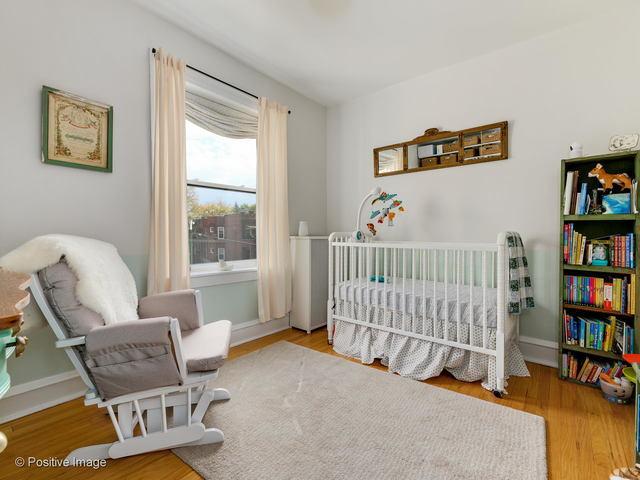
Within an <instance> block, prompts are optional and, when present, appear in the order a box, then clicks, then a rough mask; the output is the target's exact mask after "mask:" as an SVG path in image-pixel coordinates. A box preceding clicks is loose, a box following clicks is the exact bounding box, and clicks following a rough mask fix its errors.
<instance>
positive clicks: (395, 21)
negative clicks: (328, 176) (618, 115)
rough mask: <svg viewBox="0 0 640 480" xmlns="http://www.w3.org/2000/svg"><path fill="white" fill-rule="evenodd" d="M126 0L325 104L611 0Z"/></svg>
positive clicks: (578, 16)
mask: <svg viewBox="0 0 640 480" xmlns="http://www.w3.org/2000/svg"><path fill="white" fill-rule="evenodd" d="M133 1H135V2H136V3H138V4H139V5H141V6H143V7H144V8H147V9H149V10H151V11H153V12H154V13H156V14H157V15H159V16H161V17H163V18H165V19H166V20H168V21H170V22H172V23H174V24H177V25H179V26H180V27H182V28H183V29H185V30H187V31H189V32H191V33H193V34H195V35H196V36H198V37H200V38H202V39H203V40H205V41H207V42H209V43H211V44H213V45H215V46H216V47H218V48H220V49H221V50H223V51H225V52H227V53H228V54H230V55H232V56H234V57H236V58H238V59H239V60H241V61H242V62H244V63H246V64H249V65H251V66H252V67H254V68H255V69H256V70H259V71H261V72H263V73H265V74H267V75H269V76H270V77H272V78H274V79H276V80H278V81H280V82H282V83H284V84H285V85H288V86H289V87H291V88H293V89H294V90H297V91H298V92H300V93H302V94H304V95H306V96H307V97H310V98H312V99H314V100H316V101H318V102H320V103H322V104H324V105H332V104H337V103H341V102H344V101H347V100H349V99H352V98H355V97H358V96H361V95H364V94H367V93H371V92H374V91H376V90H379V89H381V88H383V87H385V86H388V85H392V84H394V83H397V82H401V81H403V80H407V79H410V78H413V77H416V76H418V75H422V74H425V73H428V72H431V71H434V70H436V69H439V68H443V67H446V66H448V65H452V64H455V63H458V62H461V61H463V60H466V59H469V58H472V57H476V56H478V55H482V54H485V53H488V52H491V51H493V50H497V49H500V48H504V47H507V46H509V45H512V44H514V43H517V42H521V41H524V40H527V39H529V38H532V37H535V36H538V35H542V34H544V33H546V32H550V31H553V30H556V29H559V28H562V27H565V26H567V25H570V24H573V23H578V22H581V21H584V20H586V19H588V18H590V17H594V16H597V15H600V14H602V13H605V12H606V11H610V10H612V9H613V8H616V6H615V5H612V4H615V3H617V2H603V1H601V0H525V1H522V0H482V1H477V0H466V1H465V0H448V1H446V0H133ZM620 7H621V5H620V3H618V4H617V8H620ZM213 73H215V72H213Z"/></svg>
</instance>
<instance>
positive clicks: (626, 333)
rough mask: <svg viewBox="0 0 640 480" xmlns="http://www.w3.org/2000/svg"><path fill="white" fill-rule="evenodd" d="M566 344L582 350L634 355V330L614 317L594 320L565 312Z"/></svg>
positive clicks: (564, 332)
mask: <svg viewBox="0 0 640 480" xmlns="http://www.w3.org/2000/svg"><path fill="white" fill-rule="evenodd" d="M563 326H564V331H563V334H564V343H566V344H567V345H576V346H579V347H582V348H589V349H592V350H599V351H602V352H612V353H616V354H619V355H624V354H627V353H634V347H633V341H634V329H633V327H632V326H630V325H627V324H626V323H625V322H624V321H623V320H620V319H618V318H616V317H615V316H614V315H612V316H610V317H607V318H606V319H594V318H589V317H585V316H582V315H572V314H569V313H567V311H566V310H564V311H563Z"/></svg>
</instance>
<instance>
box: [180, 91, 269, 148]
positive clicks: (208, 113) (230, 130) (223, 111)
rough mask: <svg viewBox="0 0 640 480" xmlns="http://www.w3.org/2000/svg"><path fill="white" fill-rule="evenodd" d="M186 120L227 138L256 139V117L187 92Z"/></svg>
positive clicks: (253, 114)
mask: <svg viewBox="0 0 640 480" xmlns="http://www.w3.org/2000/svg"><path fill="white" fill-rule="evenodd" d="M185 102H186V115H187V119H188V120H189V121H191V122H193V123H195V124H196V125H198V126H199V127H202V128H204V129H205V130H208V131H210V132H213V133H215V134H218V135H222V136H223V137H228V138H257V136H258V116H257V115H256V114H255V113H249V112H246V111H243V110H241V109H239V108H235V107H233V106H231V105H228V104H225V103H222V102H216V101H215V100H213V99H211V98H205V97H203V96H201V95H198V94H197V93H194V92H187V94H186V98H185Z"/></svg>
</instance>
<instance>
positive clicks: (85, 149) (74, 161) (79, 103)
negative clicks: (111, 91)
mask: <svg viewBox="0 0 640 480" xmlns="http://www.w3.org/2000/svg"><path fill="white" fill-rule="evenodd" d="M42 162H43V163H48V164H51V165H60V166H64V167H72V168H83V169H86V170H95V171H100V172H108V173H111V172H112V171H113V106H111V105H106V104H104V103H102V102H97V101H94V100H89V99H87V98H84V97H81V96H79V95H74V94H72V93H69V92H65V91H63V90H58V89H56V88H52V87H48V86H46V85H43V86H42Z"/></svg>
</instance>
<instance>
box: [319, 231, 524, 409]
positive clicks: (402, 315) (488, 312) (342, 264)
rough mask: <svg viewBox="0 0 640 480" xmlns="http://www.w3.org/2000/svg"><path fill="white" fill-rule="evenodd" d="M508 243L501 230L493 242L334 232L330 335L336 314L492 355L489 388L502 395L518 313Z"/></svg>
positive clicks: (330, 337)
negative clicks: (511, 309)
mask: <svg viewBox="0 0 640 480" xmlns="http://www.w3.org/2000/svg"><path fill="white" fill-rule="evenodd" d="M505 242H506V237H505V234H504V233H501V234H500V235H498V241H497V243H494V244H491V243H486V244H485V243H468V244H467V243H452V244H449V243H428V242H376V241H367V242H364V243H360V242H355V241H353V238H352V233H351V232H336V233H332V234H331V235H330V237H329V299H328V304H327V330H328V340H329V342H330V343H332V342H333V340H334V338H333V336H334V327H335V322H336V321H338V322H340V321H341V322H348V323H351V324H355V325H360V326H362V327H366V328H371V329H375V330H378V331H383V332H390V333H392V334H396V335H402V336H406V337H411V338H415V339H419V340H422V341H426V342H435V343H437V344H440V345H446V346H449V347H453V348H456V349H463V350H468V351H472V352H476V353H479V354H483V355H488V356H493V357H495V382H492V384H494V385H495V389H493V393H494V394H495V395H496V396H498V397H499V396H501V395H502V394H503V393H505V356H506V355H507V354H508V352H509V351H510V347H511V345H512V342H517V338H518V316H515V315H510V314H509V313H508V308H507V297H508V296H507V290H506V289H507V288H508V279H509V271H508V267H509V262H508V258H507V248H506V243H505ZM345 306H348V308H346V307H345ZM516 348H517V347H516ZM522 364H523V365H524V361H522ZM524 368H525V369H526V367H524Z"/></svg>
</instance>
